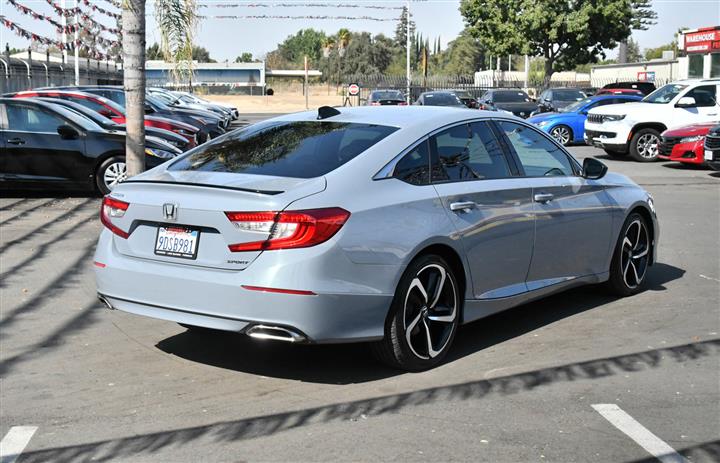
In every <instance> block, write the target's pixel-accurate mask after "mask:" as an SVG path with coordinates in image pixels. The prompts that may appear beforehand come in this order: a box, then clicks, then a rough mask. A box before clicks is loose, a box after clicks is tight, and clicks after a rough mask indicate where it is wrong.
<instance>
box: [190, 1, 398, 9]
mask: <svg viewBox="0 0 720 463" xmlns="http://www.w3.org/2000/svg"><path fill="white" fill-rule="evenodd" d="M239 7H248V8H275V7H281V8H296V7H304V8H367V9H373V10H402V9H404V7H402V6H385V5H362V4H356V3H223V2H208V3H200V4H198V8H239Z"/></svg>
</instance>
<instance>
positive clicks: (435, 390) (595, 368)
mask: <svg viewBox="0 0 720 463" xmlns="http://www.w3.org/2000/svg"><path fill="white" fill-rule="evenodd" d="M718 354H720V339H712V340H708V341H702V342H694V343H689V344H683V345H678V346H673V347H667V348H663V349H652V350H647V351H642V352H633V353H628V354H625V355H619V356H615V357H606V358H599V359H593V360H588V361H584V362H578V363H570V364H565V365H559V366H556V367H550V368H543V369H539V370H533V371H526V372H523V373H517V374H513V375H507V376H500V377H496V378H491V379H483V380H478V381H469V382H465V383H457V384H450V385H446V386H439V387H431V388H427V389H421V390H416V391H410V392H404V393H400V394H392V395H385V396H380V397H372V398H368V399H361V400H354V401H348V402H341V403H332V404H328V405H320V406H316V407H310V408H304V409H300V410H292V411H287V412H281V413H274V414H267V415H260V416H251V417H243V418H239V419H237V420H230V421H221V422H216V423H212V424H206V425H201V426H193V427H186V428H180V429H172V430H166V431H159V432H153V433H147V434H142V435H134V436H129V437H120V438H114V439H107V440H100V441H95V442H87V443H80V444H75V445H72V444H71V445H67V446H64V447H56V448H46V449H42V450H36V451H29V452H25V453H24V454H23V456H22V461H23V463H32V462H46V461H62V462H65V463H72V462H80V461H100V462H102V461H114V460H117V459H121V458H129V459H134V460H129V461H140V460H149V459H152V458H153V456H154V459H163V458H162V456H161V455H158V452H160V451H162V450H164V449H172V450H175V451H177V450H178V449H181V448H183V447H184V446H192V447H195V448H197V447H198V446H200V445H203V444H206V445H207V444H211V445H213V446H215V448H217V447H218V446H223V445H227V444H231V443H235V442H241V441H244V440H249V439H257V438H261V437H267V436H272V435H276V434H278V433H281V432H284V431H289V430H293V429H300V428H303V427H305V426H309V425H313V424H325V423H342V422H347V421H348V420H355V419H358V418H360V417H361V416H363V415H365V416H366V417H379V416H383V415H387V414H394V413H401V412H405V413H408V414H409V413H413V408H414V407H417V406H422V405H428V404H433V403H456V404H457V403H460V402H465V401H479V400H484V399H487V398H492V397H508V396H510V397H511V396H514V395H516V394H522V393H523V392H525V391H531V390H538V389H543V388H548V387H553V385H557V384H564V383H571V382H572V383H576V382H587V384H588V385H589V384H591V382H592V381H596V380H602V379H603V378H608V377H612V376H615V375H618V374H623V375H626V376H629V375H634V374H637V373H640V372H643V371H648V370H651V369H656V368H662V367H667V366H672V365H677V364H683V363H686V362H697V360H698V359H700V358H707V357H711V356H717V355H718ZM588 387H589V386H588ZM707 448H708V449H709V450H708V451H709V452H716V445H715V443H714V442H710V443H708V444H707ZM699 451H703V452H704V451H705V450H703V449H699Z"/></svg>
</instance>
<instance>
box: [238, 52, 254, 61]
mask: <svg viewBox="0 0 720 463" xmlns="http://www.w3.org/2000/svg"><path fill="white" fill-rule="evenodd" d="M253 61H255V60H254V59H253V55H252V53H248V52H245V53H243V54H241V55H240V56H238V57H237V58H235V62H236V63H252V62H253Z"/></svg>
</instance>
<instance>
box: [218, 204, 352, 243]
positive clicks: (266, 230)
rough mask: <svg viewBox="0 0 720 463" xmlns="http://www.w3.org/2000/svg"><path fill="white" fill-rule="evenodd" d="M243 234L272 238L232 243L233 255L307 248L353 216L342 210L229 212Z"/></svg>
mask: <svg viewBox="0 0 720 463" xmlns="http://www.w3.org/2000/svg"><path fill="white" fill-rule="evenodd" d="M225 215H227V218H228V219H230V221H231V222H232V223H234V224H235V226H236V227H237V228H238V229H239V230H242V231H247V232H257V233H262V234H265V235H268V238H267V239H265V240H262V241H251V242H248V243H237V244H231V245H229V246H228V247H229V248H230V251H232V252H244V251H271V250H275V249H292V248H306V247H309V246H315V245H316V244H320V243H323V242H325V241H327V240H329V239H330V238H332V237H333V235H335V233H337V232H338V230H340V228H341V227H342V226H343V225H344V224H345V222H347V219H348V218H349V217H350V213H349V212H348V211H346V210H345V209H341V208H339V207H330V208H326V209H310V210H304V211H285V212H226V213H225Z"/></svg>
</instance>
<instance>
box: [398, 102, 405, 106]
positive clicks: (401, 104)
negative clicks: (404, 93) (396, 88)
mask: <svg viewBox="0 0 720 463" xmlns="http://www.w3.org/2000/svg"><path fill="white" fill-rule="evenodd" d="M398 106H407V103H406V102H405V101H401V102H400V103H398Z"/></svg>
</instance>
